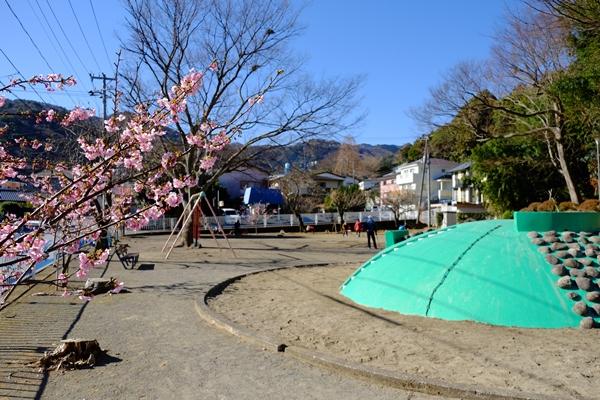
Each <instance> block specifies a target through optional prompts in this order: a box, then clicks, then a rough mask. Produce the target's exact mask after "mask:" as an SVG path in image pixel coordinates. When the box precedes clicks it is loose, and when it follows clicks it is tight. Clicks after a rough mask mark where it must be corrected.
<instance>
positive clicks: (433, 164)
mask: <svg viewBox="0 0 600 400" xmlns="http://www.w3.org/2000/svg"><path fill="white" fill-rule="evenodd" d="M457 165H458V163H455V162H453V161H448V160H444V159H441V158H431V159H430V160H429V168H430V173H429V174H426V175H425V176H423V173H424V172H425V173H426V171H424V168H423V160H417V161H414V162H412V163H406V164H402V165H399V166H398V167H396V169H395V171H394V172H395V173H396V182H395V183H396V188H397V189H400V190H413V191H415V193H416V194H417V195H419V194H420V193H421V186H422V185H423V192H422V193H423V198H424V199H426V198H427V186H428V184H429V194H430V198H431V202H432V203H439V202H440V200H443V198H442V199H441V198H440V193H439V190H440V185H441V183H440V182H438V181H436V180H435V179H434V177H439V176H440V175H443V174H445V173H446V172H447V171H449V170H450V169H452V168H454V167H456V166H457ZM428 177H429V178H431V179H430V181H429V182H428V181H427V179H428Z"/></svg>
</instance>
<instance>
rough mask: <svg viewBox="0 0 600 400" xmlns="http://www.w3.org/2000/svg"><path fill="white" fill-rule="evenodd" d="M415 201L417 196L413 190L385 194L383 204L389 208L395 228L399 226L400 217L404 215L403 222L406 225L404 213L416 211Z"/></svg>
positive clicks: (416, 204) (400, 190) (416, 203)
mask: <svg viewBox="0 0 600 400" xmlns="http://www.w3.org/2000/svg"><path fill="white" fill-rule="evenodd" d="M417 199H418V196H417V193H416V192H415V191H414V190H403V189H398V190H394V191H391V192H388V193H386V196H385V199H384V204H385V205H387V206H389V207H390V209H391V210H392V213H394V221H395V223H396V226H399V225H400V217H401V216H402V215H404V222H405V223H406V213H407V212H409V211H411V210H416V209H417V207H418V201H417Z"/></svg>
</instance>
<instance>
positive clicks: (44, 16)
mask: <svg viewBox="0 0 600 400" xmlns="http://www.w3.org/2000/svg"><path fill="white" fill-rule="evenodd" d="M28 1H30V0H28ZM35 3H36V5H37V7H38V9H39V10H40V14H42V18H43V19H44V21H45V22H46V25H47V26H48V28H49V29H50V33H51V34H52V37H53V38H54V41H55V42H56V44H57V45H58V48H59V49H60V51H61V53H62V54H63V55H64V56H65V59H66V60H67V64H69V68H71V70H72V71H73V74H75V71H76V70H77V69H76V68H75V67H74V66H73V63H71V59H70V58H69V56H68V55H67V52H66V51H65V49H64V48H63V46H62V44H61V42H60V40H58V37H56V33H55V32H54V29H52V25H50V22H48V18H46V13H44V10H42V6H40V3H39V1H38V0H35ZM30 5H31V3H30ZM32 9H33V8H32Z"/></svg>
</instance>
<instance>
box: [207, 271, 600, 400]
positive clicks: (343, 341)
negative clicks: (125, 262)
mask: <svg viewBox="0 0 600 400" xmlns="http://www.w3.org/2000/svg"><path fill="white" fill-rule="evenodd" d="M355 269H356V268H355V266H352V265H338V266H335V265H334V266H327V267H313V268H297V269H287V270H281V271H271V272H264V273H261V274H256V275H252V276H248V277H245V278H243V279H242V280H240V281H237V282H234V283H233V284H232V285H230V286H229V287H228V288H226V289H225V291H224V293H222V294H221V295H219V296H218V297H216V298H215V299H214V300H212V301H211V302H210V307H211V308H213V309H214V310H216V311H217V312H219V313H221V314H223V315H225V316H226V317H227V318H229V319H230V320H232V321H234V322H236V323H238V324H240V325H242V326H246V327H249V328H251V329H252V330H254V331H257V332H260V333H261V334H262V335H264V336H271V337H273V338H277V339H278V340H280V341H281V343H287V344H294V345H298V346H302V347H306V348H309V349H315V350H317V351H319V352H321V353H325V354H330V355H334V356H336V357H338V358H343V359H347V360H351V361H354V362H357V363H363V364H366V365H369V366H374V367H379V368H383V369H388V370H392V371H398V372H405V373H410V374H415V375H419V376H425V377H429V378H435V379H440V380H444V381H447V382H452V383H462V384H469V385H477V386H480V387H487V388H491V389H498V390H502V389H504V388H509V389H513V390H516V391H520V392H528V393H539V394H548V395H554V396H556V397H558V398H561V399H583V398H588V399H598V398H600V380H599V378H600V364H599V362H598V361H599V357H600V352H599V345H598V343H599V340H600V330H597V329H595V330H579V329H518V328H506V327H494V326H490V325H484V324H478V323H472V322H464V321H463V322H450V321H442V320H438V319H431V318H421V317H416V316H406V315H400V314H398V313H393V312H386V311H383V310H377V309H372V308H366V307H361V306H358V305H357V304H355V303H353V302H352V301H351V300H349V299H347V298H345V297H343V296H341V295H339V286H340V284H341V283H342V282H343V281H344V280H345V279H346V278H347V277H348V276H349V275H350V274H351V273H352V272H353V271H354V270H355Z"/></svg>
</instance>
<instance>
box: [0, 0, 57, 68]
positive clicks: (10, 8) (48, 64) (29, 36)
mask: <svg viewBox="0 0 600 400" xmlns="http://www.w3.org/2000/svg"><path fill="white" fill-rule="evenodd" d="M4 2H5V3H6V5H7V6H8V9H9V10H10V12H11V13H12V15H13V16H14V17H15V18H16V19H17V21H18V22H19V25H21V29H23V31H24V32H25V34H26V35H27V37H28V38H29V40H30V41H31V43H32V44H33V47H35V49H36V50H37V51H38V53H39V54H40V57H42V59H43V60H44V62H45V63H46V65H47V66H48V68H49V69H50V72H56V71H55V70H54V68H52V67H51V66H50V63H49V62H48V60H46V57H44V54H43V53H42V51H41V50H40V48H39V47H38V45H37V44H36V43H35V41H34V40H33V38H32V37H31V35H30V34H29V32H28V31H27V29H25V26H23V23H22V22H21V19H19V17H18V15H17V14H16V13H15V11H14V10H13V9H12V7H11V6H10V3H9V2H8V0H4Z"/></svg>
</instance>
